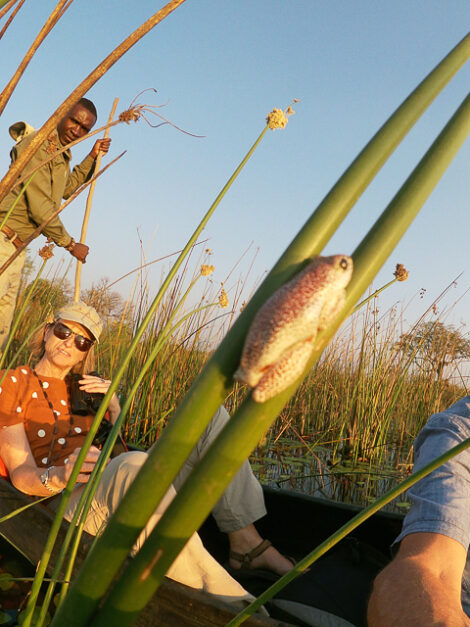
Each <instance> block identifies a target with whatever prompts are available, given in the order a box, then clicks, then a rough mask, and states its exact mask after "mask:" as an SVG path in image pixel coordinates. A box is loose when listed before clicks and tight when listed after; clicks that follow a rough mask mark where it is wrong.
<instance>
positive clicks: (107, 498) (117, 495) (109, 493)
mask: <svg viewBox="0 0 470 627" xmlns="http://www.w3.org/2000/svg"><path fill="white" fill-rule="evenodd" d="M146 459H147V454H146V453H143V452H140V451H132V452H129V453H122V454H121V455H118V457H115V458H114V459H112V460H111V461H110V463H109V464H108V466H107V467H106V470H105V471H104V473H103V476H102V478H101V481H100V483H99V486H98V489H97V491H96V493H95V496H94V499H93V501H92V504H91V508H90V511H89V513H88V516H87V519H86V523H85V530H86V531H87V532H88V533H90V534H91V535H97V534H98V533H99V532H100V530H101V529H102V528H103V526H104V525H105V524H106V522H107V520H108V518H109V517H110V516H111V515H112V514H113V512H114V511H115V510H116V508H117V506H118V504H119V502H120V501H121V499H122V497H123V496H124V494H125V493H126V491H127V489H128V488H129V486H130V485H131V483H132V482H133V480H134V478H135V476H136V475H137V473H138V472H139V470H140V468H141V466H142V465H143V464H144V462H145V460H146ZM83 488H84V486H83V485H81V486H79V487H77V488H75V490H74V491H73V493H72V496H71V499H70V501H69V504H68V507H67V510H66V514H65V518H66V519H67V520H69V521H70V520H71V519H72V516H73V514H74V512H75V510H76V507H77V505H78V501H79V499H80V496H81V493H82V491H83ZM175 494H176V491H175V489H174V488H173V487H171V488H170V489H169V490H168V492H167V493H166V495H165V496H164V498H163V500H162V502H161V503H160V504H159V506H158V507H157V509H156V510H155V512H154V514H153V515H152V516H151V518H150V520H149V522H148V523H147V525H146V526H145V528H144V529H143V531H142V533H141V534H140V536H139V539H138V541H137V543H136V545H135V547H134V548H135V549H136V550H139V548H140V547H141V546H142V544H143V543H144V542H145V540H146V538H147V537H148V535H149V534H150V533H151V531H152V529H153V528H154V526H155V525H156V524H157V522H158V520H159V519H160V518H161V516H162V514H163V512H164V511H165V509H166V508H167V507H168V505H169V504H170V503H171V501H172V499H173V498H174V496H175ZM167 576H168V577H170V578H171V579H174V580H176V581H179V582H181V583H184V584H186V585H187V586H191V587H192V588H197V589H199V590H204V591H206V592H209V593H211V594H213V595H215V596H217V597H218V598H219V599H221V600H223V601H225V602H229V603H231V604H233V605H240V606H243V604H244V603H246V601H251V600H253V598H254V597H253V596H252V595H250V594H249V593H248V592H247V591H246V590H245V589H244V588H242V586H241V585H240V584H239V583H238V582H237V581H235V579H233V578H232V577H231V576H230V575H229V574H228V573H227V571H226V570H225V569H224V568H222V566H221V565H220V564H219V563H218V562H217V561H216V560H215V559H214V558H213V557H212V556H211V555H210V553H208V552H207V551H206V549H205V548H204V546H203V544H202V542H201V539H200V537H199V535H198V534H197V533H194V534H193V535H192V536H191V538H190V539H189V540H188V542H187V544H186V546H185V547H184V548H183V550H182V551H181V553H180V554H179V555H178V557H177V558H176V560H175V561H174V562H173V564H172V565H171V567H170V569H169V570H168V572H167Z"/></svg>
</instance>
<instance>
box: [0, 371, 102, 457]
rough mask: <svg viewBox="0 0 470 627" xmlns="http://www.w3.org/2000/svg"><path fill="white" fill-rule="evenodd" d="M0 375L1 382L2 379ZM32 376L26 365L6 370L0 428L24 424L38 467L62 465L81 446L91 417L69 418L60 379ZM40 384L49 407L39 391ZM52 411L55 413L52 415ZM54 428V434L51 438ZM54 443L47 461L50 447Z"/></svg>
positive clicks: (64, 387)
mask: <svg viewBox="0 0 470 627" xmlns="http://www.w3.org/2000/svg"><path fill="white" fill-rule="evenodd" d="M3 374H4V373H3V372H1V373H0V379H1V378H2V377H3ZM39 379H40V380H38V378H37V377H35V376H34V374H33V373H32V371H31V368H29V366H20V367H19V368H15V369H14V370H9V371H8V372H7V374H6V377H5V378H4V379H3V381H2V383H1V384H0V428H5V427H9V426H12V425H15V424H19V423H21V422H23V424H24V428H25V431H26V436H27V438H28V440H29V444H30V446H31V451H32V453H33V456H34V459H35V460H36V463H37V465H38V466H39V467H46V466H49V465H52V464H54V465H55V466H60V465H61V464H64V463H65V461H66V460H67V458H68V456H69V455H70V453H72V452H73V451H74V450H75V449H76V448H77V447H80V446H82V444H83V441H84V440H85V436H86V434H87V433H88V431H89V429H90V426H91V423H92V421H93V416H77V415H72V416H71V415H70V409H69V407H70V400H69V394H68V389H67V384H66V382H65V381H62V380H61V379H56V378H53V377H44V376H40V377H39ZM41 385H43V387H44V389H45V390H46V394H47V398H48V399H49V401H50V402H51V404H52V407H53V409H51V407H50V406H49V403H48V402H47V400H46V397H45V395H44V393H43V390H41ZM53 412H54V413H53ZM54 429H56V431H57V433H56V434H55V435H54ZM52 439H54V440H55V442H54V447H53V450H52V453H51V458H52V459H49V458H48V456H49V453H50V444H51V441H52Z"/></svg>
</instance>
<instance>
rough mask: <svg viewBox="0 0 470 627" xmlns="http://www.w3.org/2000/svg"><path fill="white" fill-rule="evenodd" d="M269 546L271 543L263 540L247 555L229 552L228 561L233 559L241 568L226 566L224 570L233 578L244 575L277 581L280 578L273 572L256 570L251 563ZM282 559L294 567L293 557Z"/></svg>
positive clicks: (264, 569) (265, 569)
mask: <svg viewBox="0 0 470 627" xmlns="http://www.w3.org/2000/svg"><path fill="white" fill-rule="evenodd" d="M270 546H272V542H270V541H269V540H263V541H262V542H260V543H259V544H258V546H255V548H254V549H252V550H251V551H249V552H248V553H237V552H236V551H230V554H229V556H230V559H234V560H236V561H237V562H240V564H241V566H240V568H233V567H230V566H229V567H227V566H226V569H227V570H228V571H229V573H230V574H231V575H232V576H233V577H235V578H236V577H237V575H243V574H244V575H251V576H253V577H261V578H263V579H268V580H270V581H276V580H277V579H279V577H281V575H279V574H278V573H276V572H275V571H273V570H269V569H268V568H256V567H253V566H252V562H253V560H254V559H255V557H258V555H261V554H262V553H264V552H265V551H266V549H269V547H270ZM284 557H286V558H287V559H288V560H289V561H290V562H292V565H293V566H295V559H294V558H293V557H290V556H289V555H284Z"/></svg>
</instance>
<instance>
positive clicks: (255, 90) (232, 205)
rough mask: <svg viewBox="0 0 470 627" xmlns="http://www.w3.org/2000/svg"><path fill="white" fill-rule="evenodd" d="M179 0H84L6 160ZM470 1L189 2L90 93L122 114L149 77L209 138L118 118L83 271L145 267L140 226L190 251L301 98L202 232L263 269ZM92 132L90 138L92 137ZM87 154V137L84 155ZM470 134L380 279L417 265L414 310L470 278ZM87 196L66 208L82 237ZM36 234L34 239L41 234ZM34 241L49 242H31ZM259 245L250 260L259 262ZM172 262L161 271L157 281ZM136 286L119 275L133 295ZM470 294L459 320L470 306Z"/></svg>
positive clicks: (449, 110)
mask: <svg viewBox="0 0 470 627" xmlns="http://www.w3.org/2000/svg"><path fill="white" fill-rule="evenodd" d="M163 4H164V3H163V2H155V1H154V0H153V1H150V0H139V1H138V2H115V1H113V2H112V1H110V0H100V1H99V2H96V0H75V2H74V3H73V4H72V6H71V8H70V9H69V10H68V12H67V13H66V15H65V16H64V18H63V19H62V20H61V21H60V22H59V24H58V26H57V27H56V29H55V30H54V32H53V33H52V34H51V35H50V36H49V37H48V39H47V40H46V41H45V43H44V44H43V46H42V47H41V48H40V50H39V52H38V53H37V55H36V56H35V58H34V60H33V61H32V63H31V64H30V66H29V68H28V70H27V72H26V74H25V76H24V77H23V79H22V81H21V83H20V85H19V86H18V88H17V90H16V91H15V93H14V95H13V97H12V99H11V100H10V103H9V104H8V106H7V108H6V110H5V112H4V113H3V116H2V117H1V119H0V137H1V138H2V142H1V144H0V145H1V146H2V151H1V153H0V168H1V169H2V171H4V170H5V169H6V168H7V167H8V163H9V159H8V151H9V147H10V144H11V142H10V138H9V135H8V126H9V125H10V124H11V123H13V122H15V121H17V120H27V121H28V122H30V123H31V124H33V125H34V126H36V127H39V126H40V125H41V124H42V122H44V121H45V119H47V117H49V115H50V114H51V112H52V111H53V110H54V109H55V107H56V106H57V105H58V104H59V103H60V102H62V101H63V100H64V99H65V97H66V96H67V95H68V93H69V92H70V91H71V90H72V89H73V88H74V87H75V86H76V85H77V84H78V83H79V82H80V81H81V80H82V79H83V78H84V76H85V75H87V74H88V73H89V71H91V69H93V68H94V67H95V66H96V65H97V64H98V62H99V61H101V60H102V59H103V58H104V57H105V56H106V55H107V54H108V53H109V52H110V51H111V50H112V49H113V48H114V47H115V46H116V45H117V44H118V43H120V41H121V40H122V39H123V38H124V37H125V36H127V35H128V34H129V33H130V32H131V31H132V30H134V28H136V27H137V26H138V25H140V24H141V23H142V22H143V21H144V20H145V19H147V18H148V17H149V16H150V15H151V14H153V13H154V12H155V11H156V10H158V9H159V8H160V7H161V6H163ZM54 5H55V2H52V1H50V0H41V2H34V1H33V0H27V1H26V3H25V5H24V7H23V8H22V9H21V12H20V14H19V15H18V17H17V18H16V20H15V22H14V23H13V25H12V26H11V27H10V29H9V30H8V32H7V34H6V35H5V37H4V39H3V40H2V41H1V42H0V45H1V46H2V55H1V59H2V61H1V66H0V77H1V79H2V81H1V82H2V83H5V82H6V81H7V80H8V78H9V77H10V75H11V73H12V72H13V71H14V69H15V68H16V66H17V63H18V62H19V60H20V58H21V56H22V55H23V53H24V51H25V50H26V48H27V44H28V42H29V41H31V40H32V38H33V36H34V35H35V34H36V32H37V31H38V30H39V28H40V27H41V26H42V24H43V23H44V21H45V19H46V16H47V15H48V13H49V12H50V10H51V9H52V8H53V7H54ZM469 23H470V3H469V2H468V0H382V1H380V2H377V0H360V1H355V2H353V1H351V0H328V1H325V0H289V1H286V0H187V1H186V3H185V4H183V5H182V6H181V7H180V8H178V9H177V10H176V11H175V12H174V13H173V14H172V15H171V16H170V17H168V18H167V19H166V20H165V21H164V22H162V23H161V24H160V25H158V26H157V27H156V28H155V29H154V30H153V31H152V32H151V33H150V34H148V35H147V36H146V37H145V38H144V39H143V40H142V41H141V42H140V43H138V44H137V46H135V47H134V48H133V49H132V50H131V51H130V52H129V53H127V55H126V56H125V57H124V58H123V59H121V61H119V62H118V63H117V65H115V66H114V68H113V69H112V70H111V71H110V72H109V73H108V74H107V75H106V76H105V77H104V78H103V79H102V80H101V81H100V82H99V83H98V84H97V85H96V86H95V87H94V88H93V89H92V91H91V92H90V93H89V94H88V95H89V97H91V98H92V99H93V100H94V101H95V103H96V105H97V107H98V109H99V113H100V119H99V122H101V123H104V121H105V120H106V119H107V116H108V112H109V110H110V107H111V104H112V101H113V99H114V97H119V99H120V104H119V107H118V110H119V111H121V110H123V109H125V108H127V106H128V105H129V103H130V102H131V101H132V100H133V99H134V97H135V96H136V95H137V94H138V93H139V92H140V91H142V90H143V89H145V88H148V87H154V88H156V89H158V94H156V95H154V94H151V93H148V94H145V95H143V96H142V97H141V98H140V102H146V103H148V104H162V103H164V102H166V101H167V100H168V101H169V103H168V105H167V106H166V107H165V108H164V109H162V110H160V111H161V113H162V114H163V115H165V116H167V117H168V118H170V119H171V120H172V121H174V122H175V123H176V124H178V125H180V126H182V127H183V128H185V129H187V130H189V131H192V132H194V133H198V134H201V135H204V136H205V137H204V138H203V139H195V138H192V137H189V136H187V135H183V134H181V133H178V132H177V131H176V130H174V129H173V128H170V127H168V126H166V127H162V128H159V129H151V128H149V127H148V126H147V125H146V124H145V123H144V122H139V123H138V124H137V125H132V126H125V125H122V126H119V127H117V129H115V130H113V131H112V138H113V144H112V154H113V155H117V154H118V153H119V152H121V151H122V150H127V151H128V152H127V155H126V156H125V157H124V158H123V159H122V160H121V161H120V162H119V164H118V165H116V166H115V167H114V168H113V169H112V170H110V171H109V172H108V173H107V174H106V175H105V176H104V177H103V179H102V180H101V182H100V184H99V185H98V188H97V192H96V195H95V202H94V214H93V217H92V221H91V225H90V233H89V238H88V243H89V245H90V248H91V252H90V255H89V261H88V262H87V264H86V265H85V267H84V276H83V281H84V285H85V286H87V285H89V284H90V283H91V281H93V280H96V279H99V278H100V277H103V276H106V277H108V278H109V279H115V278H117V277H119V276H120V275H122V274H124V273H125V272H127V271H128V270H130V269H132V268H133V267H135V266H136V265H138V263H139V260H140V245H139V237H140V238H141V239H142V242H143V246H144V247H145V248H146V250H147V257H148V258H149V259H154V258H157V257H160V256H163V255H165V254H168V253H170V252H172V251H175V250H177V249H178V248H181V247H182V245H183V244H184V243H185V242H186V240H187V238H188V236H189V235H190V234H191V233H192V231H193V229H194V227H195V226H196V224H197V223H198V222H199V220H200V218H201V216H202V215H203V213H204V212H205V210H206V209H207V208H208V206H209V205H210V203H211V202H212V201H213V200H214V198H215V197H216V195H217V193H218V192H219V190H220V188H221V187H222V186H223V184H224V183H225V181H226V180H227V179H228V177H229V176H230V175H231V173H232V172H233V170H234V168H235V167H236V165H237V164H238V163H239V162H240V160H241V158H242V157H243V155H244V154H245V152H246V151H247V149H248V148H249V146H250V145H251V144H252V142H253V141H254V139H255V138H256V137H257V135H258V134H259V132H260V131H261V130H262V128H263V126H264V119H265V116H266V114H267V113H268V112H269V111H270V110H271V109H272V108H273V107H282V108H284V107H285V106H287V105H288V104H289V103H290V102H291V101H292V99H293V98H298V99H300V100H301V102H300V103H299V104H297V105H296V106H295V110H296V114H295V115H294V116H292V117H291V118H290V121H289V124H288V126H287V128H286V129H285V130H283V131H276V132H270V133H269V134H268V135H267V136H266V137H265V139H264V140H263V142H262V144H261V146H260V147H259V148H258V150H257V151H256V152H255V155H254V156H253V158H252V159H251V161H250V162H249V164H248V166H247V167H246V169H245V170H244V171H243V173H242V175H241V176H240V177H239V179H238V180H237V182H236V183H235V185H234V186H233V187H232V189H231V191H230V192H229V194H228V196H227V197H226V198H225V199H224V201H223V202H222V204H221V205H220V207H219V209H218V210H217V213H216V214H215V216H214V218H213V219H212V220H211V222H210V224H209V226H208V227H207V229H206V231H205V234H204V237H208V238H210V243H209V244H208V245H209V246H210V248H211V249H212V250H213V251H214V253H213V258H212V263H213V264H214V265H215V266H216V272H215V275H214V280H215V281H216V282H218V281H223V280H224V279H225V277H226V275H227V274H228V272H229V271H230V269H231V268H232V266H233V264H234V263H235V262H236V260H237V259H238V258H239V257H240V255H241V254H242V252H243V251H244V250H245V249H246V248H247V246H248V245H249V244H250V242H253V246H252V250H253V251H254V250H256V249H257V248H259V253H258V255H257V257H256V261H255V265H254V269H253V274H252V276H253V278H255V277H260V276H261V275H262V274H263V273H264V271H265V270H268V269H269V268H271V266H272V265H273V263H274V262H275V261H276V260H277V258H278V257H279V256H280V255H281V253H282V252H283V250H284V249H285V247H286V246H287V245H288V244H289V242H290V241H291V239H292V238H293V237H294V236H295V234H296V233H297V232H298V230H299V229H300V228H301V226H302V225H303V223H304V222H305V220H306V219H307V218H308V217H309V215H310V214H311V213H312V211H313V210H314V209H315V207H316V206H317V204H318V203H319V202H320V201H321V199H322V198H323V197H324V195H325V194H326V193H327V192H328V190H329V189H330V187H331V186H332V185H333V184H334V183H335V181H336V180H337V179H338V177H339V176H340V175H341V174H342V172H343V171H344V169H345V168H346V167H347V166H348V165H349V163H350V162H351V161H352V159H353V158H354V157H355V156H356V155H357V153H358V152H359V151H360V150H361V149H362V147H363V146H364V144H365V143H366V142H367V141H368V140H369V139H370V138H371V136H372V135H373V134H374V133H375V132H376V131H377V129H378V128H379V127H380V125H381V124H382V123H383V122H384V121H385V120H386V119H387V117H388V116H389V115H390V114H391V113H392V112H393V111H394V109H395V108H396V107H397V106H398V105H399V104H400V103H401V102H402V101H403V99H404V98H405V97H406V96H407V95H408V94H409V93H410V91H411V90H412V89H413V88H414V87H415V86H416V85H417V84H418V83H419V82H420V81H421V80H422V79H423V78H424V76H425V75H426V74H427V73H428V72H429V71H430V70H431V69H432V68H433V67H434V66H435V65H436V64H437V63H438V62H439V61H440V60H441V59H442V58H443V56H445V55H446V54H447V53H448V52H449V50H450V49H451V48H453V47H454V46H455V45H456V44H457V43H458V41H460V39H461V38H462V37H463V36H464V35H465V34H466V32H467V30H468V24H469ZM469 84H470V65H468V66H467V67H464V68H463V69H462V70H461V71H460V72H459V74H458V75H457V76H456V77H455V78H454V79H453V81H452V82H451V84H450V85H449V86H448V87H447V88H446V89H445V91H444V92H443V93H442V94H441V95H440V96H439V97H438V99H437V100H436V101H435V103H434V104H433V105H432V106H431V107H430V109H429V110H428V111H427V112H426V113H425V115H424V116H423V117H422V119H421V120H420V122H419V123H418V124H417V125H416V127H415V128H414V129H413V130H412V131H411V132H410V134H409V135H408V137H407V138H406V140H405V141H404V142H403V143H402V145H401V146H400V147H399V148H398V150H397V151H396V152H395V154H394V156H393V157H392V159H391V160H390V161H389V162H388V163H387V164H386V166H385V167H384V168H383V170H382V171H381V173H380V174H379V176H378V177H377V178H376V180H375V181H374V183H373V184H372V185H371V186H370V188H369V189H368V190H367V192H366V193H365V194H364V196H363V197H362V198H361V200H360V201H359V203H358V204H357V205H356V207H355V208H354V209H353V211H352V212H351V214H350V216H349V217H348V219H347V220H346V222H345V223H344V224H343V226H342V227H341V229H340V231H339V232H338V233H337V235H335V237H334V239H333V240H332V242H331V243H330V244H329V245H328V247H327V249H326V251H325V252H326V253H347V254H348V253H351V252H352V251H353V250H354V249H355V248H356V246H357V244H358V243H359V242H360V240H361V239H362V237H363V236H364V235H365V234H366V232H367V230H368V229H369V227H370V226H371V225H372V224H373V222H374V221H375V220H376V218H377V217H378V216H379V215H380V213H381V211H382V210H383V209H384V208H385V206H386V205H387V204H388V202H389V201H390V199H391V198H392V197H393V195H394V193H395V192H396V191H397V189H398V187H399V186H400V185H401V184H402V183H403V181H404V180H405V178H406V177H407V175H408V174H409V172H410V171H411V169H412V168H413V167H414V165H415V164H416V163H417V162H418V160H419V159H420V158H421V156H422V155H423V154H424V152H425V151H426V149H427V148H428V147H429V145H430V144H431V143H432V141H433V140H434V138H435V136H436V135H437V134H438V132H439V131H440V130H441V128H442V127H443V126H444V124H445V123H446V121H447V120H448V119H449V117H450V116H451V115H452V114H453V112H454V111H455V109H456V108H457V107H458V106H459V104H460V103H461V101H462V100H463V98H464V97H465V96H466V93H467V90H468V85H469ZM90 146H91V144H90ZM82 155H83V150H82V149H81V148H80V149H77V150H75V151H74V161H76V160H77V159H78V158H80V157H81V156H82ZM469 167H470V144H469V143H468V142H467V144H466V145H465V146H464V147H463V148H462V149H461V151H460V153H459V154H458V156H457V158H456V159H455V161H454V162H453V164H452V165H451V167H450V168H449V170H448V171H447V173H446V174H445V176H444V178H443V179H442V181H441V183H440V184H439V185H438V187H437V188H436V190H435V192H434V193H433V195H432V196H431V197H430V199H429V200H428V202H427V203H426V205H425V206H424V208H423V210H422V212H421V214H420V216H419V217H418V219H417V220H416V221H415V222H414V224H413V225H412V227H411V228H410V230H409V232H408V233H407V235H406V236H405V238H404V239H403V241H402V242H401V243H400V245H399V246H398V248H397V249H396V251H395V252H394V253H393V255H392V256H391V258H390V259H389V261H388V262H387V264H386V265H385V267H384V270H383V271H382V272H381V273H380V275H379V276H378V278H377V280H376V283H375V285H376V287H378V286H380V285H381V284H383V283H384V282H385V281H387V280H389V279H390V278H392V272H393V270H394V268H395V264H396V263H397V262H401V263H403V264H405V266H406V267H407V268H408V269H409V271H410V279H409V281H408V282H407V283H404V284H398V285H395V286H394V287H393V288H392V289H391V290H390V291H389V292H388V294H387V295H386V296H384V299H383V300H384V304H386V305H388V304H391V303H393V302H395V301H400V302H403V303H406V302H408V301H409V300H410V299H412V298H413V296H414V295H415V294H417V293H418V291H419V290H420V289H421V288H425V289H426V290H427V292H426V295H425V297H424V298H423V299H419V298H417V299H415V301H414V303H413V305H412V306H411V309H409V310H408V311H409V313H408V314H407V318H408V317H409V318H410V321H413V320H414V319H415V318H416V317H417V316H418V315H419V314H420V313H421V312H422V311H424V309H425V308H426V306H428V305H429V304H430V303H431V302H432V300H433V298H434V297H436V296H437V295H438V294H439V293H440V291H441V290H442V289H443V288H444V287H445V286H446V285H447V284H448V283H450V282H451V281H452V280H453V279H454V278H455V277H456V276H457V275H458V274H460V273H461V272H464V275H463V277H462V279H460V281H459V284H458V287H457V288H456V289H455V290H453V291H452V294H451V297H450V301H449V300H448V302H452V301H453V299H454V297H455V298H457V297H459V296H460V295H462V294H463V293H464V292H465V290H466V289H467V288H468V287H469V286H470V273H469V270H470V268H469V262H470V255H469V244H468V224H469V218H470V206H469V205H470V203H469V194H468V187H469V185H468V182H469V178H470V177H469ZM84 202H85V200H84V199H83V200H82V199H80V200H79V201H77V202H76V203H75V206H72V207H70V208H69V209H67V210H66V212H65V213H64V214H63V221H64V223H65V224H66V226H67V228H68V229H69V231H70V232H71V233H72V234H73V235H74V236H78V234H79V230H80V224H81V214H82V209H83V206H84ZM37 247H38V246H36V248H37ZM33 250H34V247H33ZM248 263H249V261H248V259H247V260H246V262H245V265H244V266H243V265H242V267H241V268H240V270H239V272H240V273H243V272H245V271H246V268H247V266H248ZM160 272H161V269H155V271H153V272H152V274H151V275H150V276H151V280H152V281H155V284H156V283H157V281H158V277H159V276H160ZM129 285H130V284H129V283H128V282H127V283H126V282H123V283H122V284H121V288H120V289H121V291H122V292H123V293H124V294H125V292H126V290H128V289H129ZM469 305H470V296H469V295H468V294H467V295H464V296H463V298H462V299H461V301H460V302H459V304H458V305H457V306H456V308H455V311H454V314H453V317H452V321H453V322H454V323H456V324H459V322H460V321H463V322H466V321H468V320H469V315H468V310H469Z"/></svg>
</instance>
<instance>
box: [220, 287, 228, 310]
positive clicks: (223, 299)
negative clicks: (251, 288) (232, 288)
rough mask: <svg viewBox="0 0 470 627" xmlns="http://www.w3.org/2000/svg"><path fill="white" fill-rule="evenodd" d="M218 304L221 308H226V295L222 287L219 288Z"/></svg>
mask: <svg viewBox="0 0 470 627" xmlns="http://www.w3.org/2000/svg"><path fill="white" fill-rule="evenodd" d="M219 305H220V306H221V307H222V309H226V308H227V307H228V296H227V292H226V291H225V290H224V288H222V289H221V290H220V296H219Z"/></svg>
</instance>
